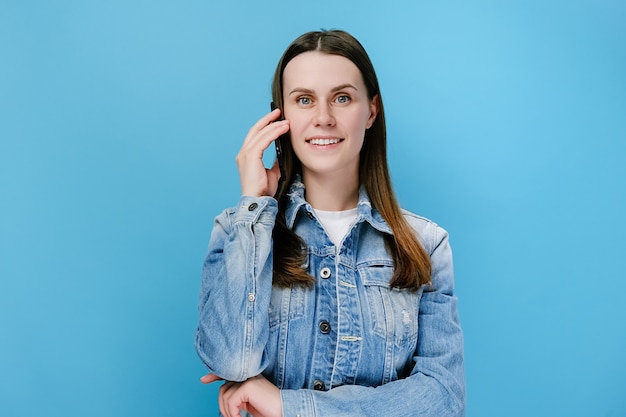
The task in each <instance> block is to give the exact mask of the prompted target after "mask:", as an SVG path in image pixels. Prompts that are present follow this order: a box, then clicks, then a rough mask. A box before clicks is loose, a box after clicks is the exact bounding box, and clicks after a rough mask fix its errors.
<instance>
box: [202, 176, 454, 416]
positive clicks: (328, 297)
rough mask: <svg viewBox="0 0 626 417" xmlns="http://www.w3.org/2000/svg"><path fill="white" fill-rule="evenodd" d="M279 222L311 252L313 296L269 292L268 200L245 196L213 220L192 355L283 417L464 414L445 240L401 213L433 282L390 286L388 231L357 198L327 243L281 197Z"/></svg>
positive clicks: (300, 200)
mask: <svg viewBox="0 0 626 417" xmlns="http://www.w3.org/2000/svg"><path fill="white" fill-rule="evenodd" d="M289 199H290V203H289V207H288V209H287V211H286V220H287V225H288V226H289V227H290V228H292V229H293V230H295V231H296V233H297V234H298V235H300V236H301V237H302V238H303V239H304V241H305V242H306V245H307V248H308V256H307V264H306V269H307V270H308V272H309V273H310V274H311V275H312V276H314V277H316V278H317V280H316V283H315V286H314V287H312V288H297V287H294V288H287V289H282V288H275V287H272V229H273V227H274V221H275V219H276V213H277V211H278V208H277V202H276V200H274V199H273V198H271V197H260V198H252V197H245V196H244V197H242V198H241V199H240V201H239V204H238V206H237V207H234V208H231V209H227V210H225V211H224V212H222V213H221V214H220V215H219V216H218V217H217V218H216V220H215V225H214V229H213V232H212V235H211V240H210V243H209V250H208V255H207V257H206V261H205V263H204V268H203V277H202V288H201V295H200V303H199V313H200V320H199V325H198V328H197V332H196V341H195V344H196V349H197V352H198V354H199V356H200V358H201V359H202V361H203V362H204V363H205V364H206V366H207V367H208V368H209V371H210V372H212V373H214V374H216V375H218V376H220V377H222V378H224V379H226V380H230V381H244V380H246V379H248V378H250V377H253V376H256V375H258V374H263V375H264V376H265V377H266V378H267V379H268V380H270V381H272V382H273V383H274V384H275V385H276V386H277V387H278V388H279V389H280V390H281V400H282V405H283V415H284V416H288V417H296V416H299V417H313V416H318V417H325V416H346V417H352V416H354V417H357V416H359V417H362V416H372V417H374V416H375V417H381V416H385V417H393V416H403V417H405V416H432V417H435V416H436V417H442V416H464V415H465V376H464V370H463V335H462V332H461V327H460V324H459V318H458V313H457V299H456V296H455V295H454V282H453V281H454V279H453V268H452V253H451V250H450V245H449V243H448V234H447V233H446V232H445V231H444V230H443V229H442V228H440V227H438V226H437V225H436V224H435V223H433V222H431V221H429V220H427V219H425V218H423V217H419V216H416V215H414V214H411V213H409V212H405V218H406V220H407V221H408V222H409V224H410V225H411V226H412V227H413V228H414V229H415V232H416V233H417V234H418V236H419V238H420V241H421V243H422V245H423V247H424V248H425V250H426V252H427V253H429V254H430V259H431V263H432V286H429V287H422V288H421V289H420V290H419V291H417V292H411V291H408V290H399V289H392V288H390V287H389V281H390V278H391V276H392V271H393V262H392V259H391V257H390V254H389V252H388V251H387V249H386V247H385V243H384V235H385V234H390V233H391V230H390V228H389V226H388V225H387V224H386V223H385V222H384V221H383V219H382V217H381V215H380V214H379V213H378V212H377V211H376V210H375V209H373V208H372V206H371V204H370V201H369V199H368V197H367V195H366V193H365V192H364V191H363V190H362V191H361V192H360V196H359V203H358V215H357V219H356V222H355V223H354V225H353V227H352V229H351V231H350V232H349V234H348V235H347V236H346V238H345V239H344V241H343V243H342V245H341V246H340V247H337V246H334V245H333V243H332V242H331V241H330V239H329V237H328V236H327V234H326V233H325V231H324V229H323V227H322V225H321V224H320V222H319V221H318V220H317V218H316V216H315V213H314V211H313V209H312V208H311V206H310V205H309V204H308V203H307V202H306V201H305V199H304V185H303V184H302V183H300V182H295V183H294V184H293V185H292V186H291V188H290V192H289Z"/></svg>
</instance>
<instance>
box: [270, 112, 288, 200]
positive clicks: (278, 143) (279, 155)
mask: <svg viewBox="0 0 626 417" xmlns="http://www.w3.org/2000/svg"><path fill="white" fill-rule="evenodd" d="M270 108H271V109H272V111H274V110H276V109H277V107H276V104H274V102H273V101H272V102H270ZM282 119H283V115H282V109H281V115H280V120H282ZM286 136H287V134H286V133H285V134H284V135H281V136H279V137H278V138H276V140H275V141H274V146H275V147H276V159H277V160H278V168H280V179H279V180H278V190H280V187H281V185H282V183H283V181H285V156H284V155H283V141H284V140H287V139H285V137H286ZM278 190H277V191H276V192H277V193H278Z"/></svg>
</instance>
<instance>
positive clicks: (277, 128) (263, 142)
mask: <svg viewBox="0 0 626 417" xmlns="http://www.w3.org/2000/svg"><path fill="white" fill-rule="evenodd" d="M288 131H289V121H288V120H279V121H278V122H274V123H271V124H269V125H266V126H264V127H263V128H261V129H259V130H256V129H254V128H252V129H250V131H249V132H248V135H247V136H246V138H245V139H244V141H243V145H242V150H243V151H245V150H246V149H250V148H253V147H256V146H260V149H261V151H264V150H265V149H267V148H268V147H269V146H270V144H271V143H272V141H274V140H276V139H277V138H278V137H279V136H281V135H283V134H285V133H287V132H288Z"/></svg>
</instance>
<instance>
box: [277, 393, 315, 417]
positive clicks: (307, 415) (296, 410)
mask: <svg viewBox="0 0 626 417" xmlns="http://www.w3.org/2000/svg"><path fill="white" fill-rule="evenodd" d="M280 400H281V402H282V405H283V417H315V407H314V404H313V395H312V394H311V392H310V391H309V390H306V389H300V390H289V389H285V390H280Z"/></svg>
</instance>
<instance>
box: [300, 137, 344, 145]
mask: <svg viewBox="0 0 626 417" xmlns="http://www.w3.org/2000/svg"><path fill="white" fill-rule="evenodd" d="M342 140H343V139H341V138H333V139H317V138H314V139H309V140H308V141H307V142H309V143H310V144H311V145H317V146H328V145H335V144H337V143H339V142H341V141H342Z"/></svg>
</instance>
